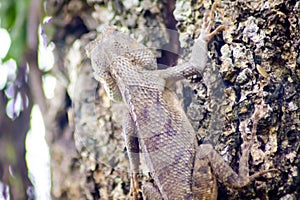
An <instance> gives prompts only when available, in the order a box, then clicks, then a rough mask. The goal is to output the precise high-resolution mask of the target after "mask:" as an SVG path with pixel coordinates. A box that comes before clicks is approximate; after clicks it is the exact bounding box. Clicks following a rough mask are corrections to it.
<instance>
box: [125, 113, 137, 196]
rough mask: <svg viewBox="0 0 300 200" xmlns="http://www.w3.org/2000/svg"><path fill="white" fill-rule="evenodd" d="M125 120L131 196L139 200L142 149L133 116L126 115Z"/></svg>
mask: <svg viewBox="0 0 300 200" xmlns="http://www.w3.org/2000/svg"><path fill="white" fill-rule="evenodd" d="M123 119H124V120H123V134H124V140H125V145H126V149H127V154H128V158H129V165H130V172H131V179H130V196H131V197H132V198H133V199H139V192H140V186H139V182H138V171H139V163H140V156H139V151H140V149H139V143H138V137H137V134H136V129H135V124H134V122H133V120H132V118H131V115H130V114H129V113H126V114H125V116H124V118H123Z"/></svg>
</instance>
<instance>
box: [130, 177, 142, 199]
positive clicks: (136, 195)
mask: <svg viewBox="0 0 300 200" xmlns="http://www.w3.org/2000/svg"><path fill="white" fill-rule="evenodd" d="M141 191H142V190H141V188H140V184H139V181H138V174H137V173H135V172H133V173H132V176H131V181H130V196H131V197H132V199H134V200H137V199H140V198H141V196H140V193H141Z"/></svg>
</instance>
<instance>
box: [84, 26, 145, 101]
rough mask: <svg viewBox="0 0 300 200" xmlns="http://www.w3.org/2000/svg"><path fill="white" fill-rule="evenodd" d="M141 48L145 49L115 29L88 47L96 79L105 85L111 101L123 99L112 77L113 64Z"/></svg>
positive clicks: (87, 51) (105, 33)
mask: <svg viewBox="0 0 300 200" xmlns="http://www.w3.org/2000/svg"><path fill="white" fill-rule="evenodd" d="M141 48H142V49H143V48H145V47H144V46H143V45H140V44H139V43H138V42H137V41H135V40H134V39H132V38H131V37H129V36H128V35H126V34H125V33H122V32H120V31H118V30H116V29H115V28H113V27H109V28H107V29H106V30H105V31H103V32H102V34H101V35H99V36H98V38H97V39H96V40H94V41H93V42H90V43H89V44H88V45H87V47H86V53H87V56H88V57H90V59H91V62H92V67H93V70H94V77H95V79H96V80H98V81H100V82H101V83H102V84H103V85H104V87H105V89H106V91H107V93H108V94H109V96H110V97H111V99H120V97H121V94H120V91H119V88H118V86H117V85H116V82H115V80H114V79H113V77H112V75H111V71H110V66H111V63H112V62H113V60H114V59H115V58H116V57H118V56H122V55H125V54H127V53H130V52H132V51H137V50H139V49H141Z"/></svg>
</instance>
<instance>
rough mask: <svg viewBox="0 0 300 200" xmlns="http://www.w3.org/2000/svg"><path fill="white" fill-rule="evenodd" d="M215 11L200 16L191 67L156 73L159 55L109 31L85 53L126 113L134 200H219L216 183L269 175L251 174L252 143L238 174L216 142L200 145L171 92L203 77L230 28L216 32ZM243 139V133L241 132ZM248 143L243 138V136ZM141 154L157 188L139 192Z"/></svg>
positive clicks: (147, 186) (244, 182)
mask: <svg viewBox="0 0 300 200" xmlns="http://www.w3.org/2000/svg"><path fill="white" fill-rule="evenodd" d="M217 5H218V4H217V3H214V4H213V5H212V8H211V11H207V12H206V13H205V15H204V18H203V24H202V28H201V32H200V35H199V37H198V38H197V39H196V40H195V42H194V45H193V46H192V52H191V57H190V59H189V61H188V62H186V63H183V64H180V65H177V66H174V67H169V68H166V69H158V67H157V62H156V58H155V56H154V55H153V54H152V52H151V51H150V50H149V49H147V48H146V47H145V46H144V45H142V44H140V43H138V42H137V41H136V40H134V39H133V38H131V37H130V36H128V35H127V34H125V33H122V32H120V31H118V30H117V29H116V28H113V27H110V28H107V29H106V30H105V31H104V32H103V33H102V34H101V35H100V36H99V37H98V38H97V39H96V40H95V41H93V42H91V43H90V44H89V45H88V46H87V48H86V50H87V55H88V57H90V59H91V65H92V68H93V71H94V78H95V79H96V80H98V81H100V82H101V83H102V84H103V85H104V87H105V89H106V91H107V93H108V95H109V96H110V98H111V99H112V100H122V101H123V102H124V103H125V105H126V108H127V111H128V112H127V113H126V115H125V116H124V122H123V135H124V140H125V145H126V149H127V153H128V157H129V164H130V170H131V196H132V198H133V199H137V198H139V197H140V196H139V195H140V193H142V196H143V199H164V200H169V199H172V200H173V199H187V200H191V199H194V200H196V199H203V200H204V199H217V180H219V181H221V182H223V183H225V184H226V185H227V186H228V187H231V188H241V187H244V186H246V185H248V184H249V183H250V182H251V181H253V180H254V179H255V178H257V177H259V176H262V175H263V174H266V173H268V172H272V171H275V170H274V169H268V170H264V171H260V172H257V173H255V174H253V175H251V176H250V175H249V169H248V159H249V151H250V148H251V141H250V142H249V141H248V142H244V143H243V145H242V154H241V157H240V160H239V172H238V173H236V172H234V170H232V168H231V167H230V166H229V165H228V164H227V163H226V162H225V161H224V160H223V158H222V157H221V156H220V155H219V154H218V153H217V151H215V150H214V148H213V146H212V145H211V144H201V145H198V143H197V139H196V134H195V131H194V129H193V127H192V125H191V123H190V122H189V120H188V118H187V116H186V114H185V112H184V110H183V108H182V107H181V104H180V102H179V100H178V98H177V96H176V94H175V92H174V91H173V90H172V85H173V84H174V83H175V82H176V81H179V80H182V79H184V78H187V77H190V76H193V75H195V74H198V73H199V72H201V71H203V69H204V67H205V65H206V62H207V51H208V50H207V44H208V42H209V41H210V40H211V39H212V38H213V37H214V36H215V35H216V34H217V33H219V32H220V31H223V30H225V29H226V28H227V26H226V25H220V26H218V27H217V28H216V29H215V30H213V31H212V27H213V26H214V12H215V9H216V7H217ZM265 107H266V105H260V107H257V109H256V110H255V112H254V114H253V115H252V118H251V120H252V121H253V128H252V132H251V134H252V135H253V134H255V131H256V126H255V125H256V124H257V121H258V120H259V119H260V118H261V117H263V113H264V112H263V111H265V109H264V108H265ZM241 132H242V134H243V133H244V135H246V128H245V130H241ZM245 137H246V136H245ZM139 152H143V156H144V158H145V161H146V165H147V167H148V168H149V170H150V172H151V178H152V179H153V182H146V183H144V184H143V185H142V187H140V184H139V181H138V172H139V163H140V157H139Z"/></svg>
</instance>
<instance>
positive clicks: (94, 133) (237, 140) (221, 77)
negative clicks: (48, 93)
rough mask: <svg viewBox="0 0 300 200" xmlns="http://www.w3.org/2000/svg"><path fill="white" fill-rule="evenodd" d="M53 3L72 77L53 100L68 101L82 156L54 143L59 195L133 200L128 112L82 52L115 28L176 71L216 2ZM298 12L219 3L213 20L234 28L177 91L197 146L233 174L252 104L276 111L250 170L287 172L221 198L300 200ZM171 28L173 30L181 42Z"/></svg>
mask: <svg viewBox="0 0 300 200" xmlns="http://www.w3.org/2000/svg"><path fill="white" fill-rule="evenodd" d="M48 2H49V5H48V6H49V7H48V9H49V10H51V12H52V14H51V15H52V16H53V24H54V25H55V26H54V30H55V34H54V36H53V38H54V39H53V40H54V42H55V43H56V56H57V62H56V63H57V64H56V68H55V70H56V72H60V73H61V72H63V73H62V74H64V77H65V79H61V80H62V81H63V80H67V81H66V85H65V86H66V90H65V89H64V88H61V90H60V94H62V96H60V97H61V98H59V99H56V100H55V101H56V102H55V103H56V104H59V105H61V106H62V105H63V103H59V102H63V101H64V100H65V97H66V95H68V96H70V98H71V101H72V104H73V107H72V108H69V109H71V113H72V115H70V116H72V118H69V123H72V124H73V126H74V138H75V143H76V147H77V150H78V151H79V154H80V156H76V154H75V152H74V150H72V148H74V146H73V145H71V146H67V147H66V146H65V143H64V142H58V141H65V139H66V137H64V135H65V134H62V135H61V136H60V137H58V138H63V139H62V140H53V141H55V142H53V145H51V146H50V148H51V152H52V159H53V160H52V164H53V165H55V167H53V168H52V170H53V172H52V173H53V183H54V184H53V190H52V191H53V194H54V196H55V197H56V198H57V199H61V198H63V197H65V198H66V199H71V198H74V199H120V198H128V193H129V182H130V181H129V180H130V179H129V176H128V173H127V172H128V161H127V159H126V153H125V151H124V145H123V143H122V136H121V130H122V129H121V119H120V118H121V113H122V112H123V110H124V108H123V107H122V105H121V104H119V103H111V102H110V101H109V99H108V97H107V96H106V94H105V92H104V89H103V87H102V86H101V85H100V84H98V83H97V82H96V81H95V80H94V79H93V75H92V71H91V67H90V63H89V60H88V59H87V58H86V55H85V51H84V47H85V46H86V45H87V44H88V42H89V41H91V40H93V39H94V38H95V37H96V35H97V34H99V33H98V31H100V30H101V29H102V28H103V27H104V26H105V24H109V25H116V26H118V27H120V28H121V29H124V30H127V31H128V32H129V34H131V35H132V36H133V37H135V38H137V39H138V40H139V41H141V42H142V43H144V44H145V45H146V46H148V47H151V48H153V49H155V51H154V52H155V53H156V55H157V56H158V57H160V58H159V59H158V61H159V63H162V64H163V65H168V66H172V65H174V64H175V63H176V61H177V62H181V61H182V60H184V59H185V58H187V57H189V53H190V47H191V46H192V43H193V39H195V38H196V37H197V36H198V34H199V30H200V28H201V27H200V25H201V22H202V18H203V14H204V11H205V10H206V9H209V8H210V5H211V2H210V1H206V0H205V1H186V0H185V1H180V0H178V1H177V2H175V1H150V0H143V1H124V2H121V1H108V0H107V1H87V2H84V1H65V2H62V1H60V2H61V3H60V4H55V1H48ZM51 3H52V4H51ZM174 9H175V10H174ZM173 10H174V14H173ZM299 10H300V4H299V2H297V1H286V0H277V1H262V0H257V1H251V2H250V1H249V2H248V1H247V2H245V1H239V0H237V1H223V2H222V8H220V9H219V10H218V15H217V16H216V20H217V21H219V22H220V23H226V24H228V26H229V29H228V30H227V31H224V33H223V34H220V35H218V36H217V37H216V38H215V39H214V41H213V42H211V43H210V44H209V58H210V61H209V63H208V65H207V70H206V71H205V72H204V73H203V74H202V76H199V77H193V78H192V79H190V80H186V81H183V82H181V83H178V84H176V92H177V93H178V96H179V97H180V98H181V99H183V106H184V108H185V110H186V111H187V115H188V117H189V118H190V120H191V122H192V124H193V126H194V128H195V131H196V132H197V136H198V138H199V143H201V142H210V143H213V145H214V146H215V149H216V150H218V151H219V152H220V154H221V155H222V156H223V158H224V159H225V160H227V161H228V163H230V165H231V166H232V167H233V168H234V169H237V160H238V156H239V151H240V144H241V143H242V141H241V137H240V133H239V125H240V122H241V121H243V120H244V119H247V118H249V117H250V116H251V114H252V113H253V111H254V105H255V104H258V103H259V102H261V101H264V102H266V103H267V104H268V105H269V106H270V109H269V110H268V114H267V116H268V117H267V118H266V119H264V120H262V121H261V122H260V123H259V130H258V133H257V135H256V136H255V143H254V146H253V148H252V151H251V159H250V161H249V166H250V172H251V173H254V172H257V171H259V170H263V169H266V168H277V169H279V170H281V173H280V174H273V175H272V176H270V177H269V178H268V179H264V178H261V179H258V180H256V181H254V182H253V183H252V184H251V185H250V186H249V187H247V188H245V189H243V190H239V191H236V190H230V189H228V188H226V187H225V186H224V185H222V184H219V199H271V198H272V199H299V198H300V194H299V192H300V187H299V185H300V179H299V169H300V164H299V162H300V157H299V155H300V152H299V151H300V149H299V147H300V134H299V132H300V123H299V122H300V120H299V118H300V114H299V113H300V95H299V94H300V93H299V92H300V87H299V83H300V82H299V81H300V56H299V40H300V33H299V30H300V25H299V23H300V22H299V16H300V13H299V12H300V11H299ZM175 24H176V27H175ZM149 27H151V28H149ZM167 28H169V29H173V30H175V28H177V30H178V33H179V37H178V35H177V32H176V31H175V32H173V33H175V34H173V33H172V31H168V29H167ZM97 30H98V31H97ZM179 41H180V43H179ZM179 45H180V46H179ZM180 47H182V48H183V50H181V49H180ZM161 50H162V51H161ZM170 51H172V52H170ZM181 52H182V54H180V53H181ZM161 67H164V66H161ZM56 74H58V73H56ZM64 109H66V106H65V107H64ZM57 110H58V109H57ZM54 113H55V112H54ZM67 138H68V137H67ZM52 139H53V138H52ZM69 140H70V138H68V142H69ZM58 146H59V148H58ZM66 152H67V153H66ZM72 158H73V159H72ZM63 160H64V161H63ZM72 161H76V162H72ZM60 163H64V164H63V165H62V166H60V165H59V164H60ZM146 178H147V176H146V175H144V176H143V177H142V179H146Z"/></svg>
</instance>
